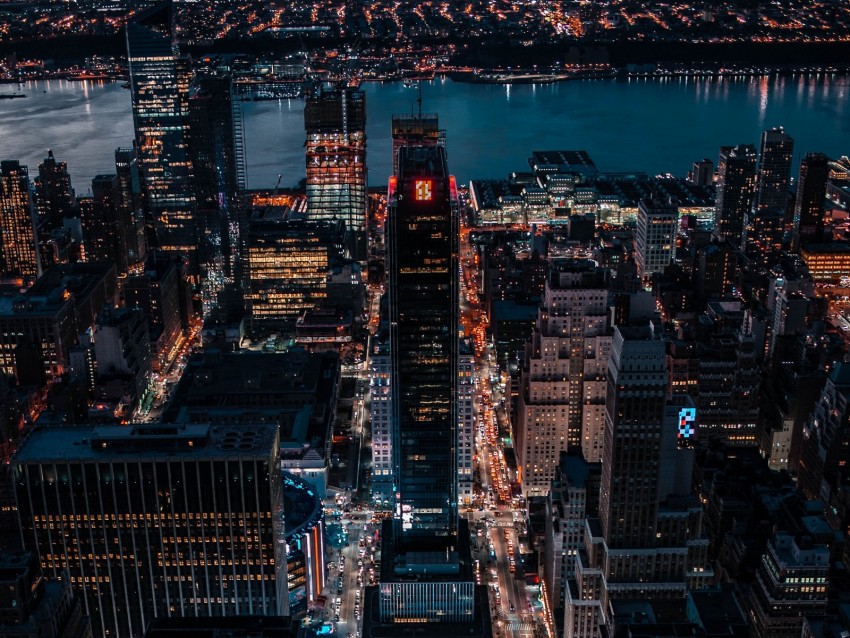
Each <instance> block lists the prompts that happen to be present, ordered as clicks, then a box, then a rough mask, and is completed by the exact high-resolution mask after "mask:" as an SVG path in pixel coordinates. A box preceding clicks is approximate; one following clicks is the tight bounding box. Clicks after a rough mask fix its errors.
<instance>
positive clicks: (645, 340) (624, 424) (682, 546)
mask: <svg viewBox="0 0 850 638" xmlns="http://www.w3.org/2000/svg"><path fill="white" fill-rule="evenodd" d="M666 394H667V369H666V363H665V346H664V342H663V341H662V340H661V338H660V335H659V334H658V332H657V331H656V329H655V328H654V327H653V324H651V323H650V324H648V325H643V326H639V325H638V326H627V327H624V326H617V327H615V329H614V337H613V346H612V352H611V358H610V360H609V363H608V392H607V400H606V408H605V409H606V414H605V447H604V453H603V459H602V478H601V486H600V490H599V518H598V519H597V518H595V517H592V515H591V514H589V516H588V518H587V520H586V522H585V533H584V543H585V546H584V550H583V551H579V552H578V554H577V555H576V560H575V572H574V574H573V575H572V576H571V577H570V578H569V579H568V581H567V586H566V587H565V593H566V599H567V600H566V612H565V620H564V624H565V632H564V636H565V638H578V637H587V638H591V637H595V636H599V635H600V626H601V625H607V626H608V631H607V635H614V634H615V633H616V632H617V631H618V627H617V626H616V625H617V624H618V622H619V618H620V610H619V609H618V604H619V603H620V602H624V601H626V602H627V601H634V600H641V601H647V602H649V601H658V600H661V601H669V600H677V599H678V600H679V601H682V600H683V599H684V598H685V596H686V594H687V591H688V588H689V587H704V586H706V585H707V583H708V582H709V581H710V579H711V578H712V570H711V568H710V567H709V564H708V541H707V539H705V538H703V537H702V505H701V504H700V503H699V501H698V500H697V499H696V498H693V497H691V496H690V486H691V482H692V473H693V450H692V449H689V448H687V447H681V446H680V442H681V441H682V440H687V439H688V438H690V437H692V436H693V435H694V424H695V421H696V410H695V409H694V407H693V402H692V401H691V400H690V398H688V397H686V396H683V397H677V398H673V399H672V400H668V399H667V397H666ZM662 504H663V507H662Z"/></svg>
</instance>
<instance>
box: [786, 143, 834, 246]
mask: <svg viewBox="0 0 850 638" xmlns="http://www.w3.org/2000/svg"><path fill="white" fill-rule="evenodd" d="M828 177H829V158H828V157H827V156H826V155H824V154H823V153H807V154H806V156H805V157H804V158H803V161H802V162H801V163H800V179H799V180H797V200H796V203H795V205H794V247H795V248H799V247H800V244H801V243H806V242H812V243H817V242H821V241H823V236H824V232H823V231H824V228H823V214H824V208H823V204H824V200H825V199H826V181H827V178H828Z"/></svg>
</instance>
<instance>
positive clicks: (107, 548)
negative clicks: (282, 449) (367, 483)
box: [12, 424, 288, 638]
mask: <svg viewBox="0 0 850 638" xmlns="http://www.w3.org/2000/svg"><path fill="white" fill-rule="evenodd" d="M12 472H13V480H14V483H15V489H16V495H17V504H18V515H19V519H20V525H21V533H22V539H23V542H24V543H25V546H26V547H27V549H29V550H30V551H37V552H38V553H39V555H40V556H41V561H42V568H43V569H44V571H45V573H46V574H47V575H49V576H51V577H54V578H58V577H60V576H61V575H62V573H63V572H64V571H65V570H68V571H69V572H70V575H71V583H72V587H73V588H74V590H75V592H76V593H77V594H78V595H79V596H80V597H81V598H82V600H83V603H84V607H85V611H86V613H87V614H88V615H89V616H90V617H91V621H92V630H93V633H94V635H95V636H96V637H101V636H103V637H107V636H109V637H111V638H130V637H133V638H135V637H141V636H144V632H145V628H146V627H147V625H148V624H149V623H150V622H151V621H152V620H153V619H154V618H159V617H171V616H177V617H182V616H233V615H240V614H249V615H250V614H257V615H280V614H285V613H286V612H287V603H288V596H287V586H286V550H285V546H284V538H285V537H284V521H283V518H284V517H283V511H282V510H283V505H282V499H281V474H280V460H279V450H278V427H277V424H274V425H268V424H254V425H234V424H231V425H226V426H212V425H194V424H193V425H163V424H152V425H134V426H130V427H126V426H124V427H121V426H110V427H78V428H58V429H55V428H54V429H40V430H36V431H34V432H32V433H31V434H30V436H29V437H28V438H27V440H26V441H25V442H24V444H23V445H22V446H21V447H20V448H19V450H18V452H17V454H16V455H15V457H14V459H13V461H12Z"/></svg>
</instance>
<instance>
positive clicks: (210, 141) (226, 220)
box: [188, 75, 238, 307]
mask: <svg viewBox="0 0 850 638" xmlns="http://www.w3.org/2000/svg"><path fill="white" fill-rule="evenodd" d="M188 145H189V155H190V158H191V160H192V185H193V190H194V197H195V202H196V205H197V211H198V212H197V219H198V237H199V244H198V251H199V259H200V262H201V269H202V273H203V279H202V288H201V291H202V298H203V301H204V304H205V306H206V307H211V306H214V305H215V304H216V303H217V297H218V293H219V292H220V291H221V289H222V288H223V287H224V286H225V285H226V284H227V283H231V282H233V278H234V276H235V269H236V262H237V256H238V233H237V223H236V214H235V213H236V207H235V202H234V196H235V194H236V188H237V170H236V169H237V160H236V144H235V140H234V126H233V96H232V79H231V77H230V75H224V76H215V75H204V76H202V77H199V78H196V80H195V83H194V84H193V86H192V91H191V94H190V96H189V128H188Z"/></svg>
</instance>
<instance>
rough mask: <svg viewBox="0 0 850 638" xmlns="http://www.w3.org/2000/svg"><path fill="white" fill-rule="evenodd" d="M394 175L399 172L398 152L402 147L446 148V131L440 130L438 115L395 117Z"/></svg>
mask: <svg viewBox="0 0 850 638" xmlns="http://www.w3.org/2000/svg"><path fill="white" fill-rule="evenodd" d="M392 127H393V130H392V136H393V174H396V171H397V170H398V150H399V149H400V148H401V147H402V146H445V145H446V131H445V130H443V129H440V119H439V117H438V116H437V114H436V113H411V114H409V115H407V114H405V115H393V120H392Z"/></svg>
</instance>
